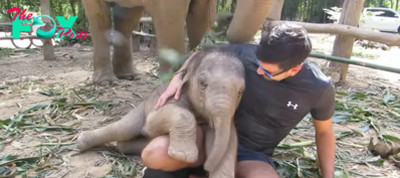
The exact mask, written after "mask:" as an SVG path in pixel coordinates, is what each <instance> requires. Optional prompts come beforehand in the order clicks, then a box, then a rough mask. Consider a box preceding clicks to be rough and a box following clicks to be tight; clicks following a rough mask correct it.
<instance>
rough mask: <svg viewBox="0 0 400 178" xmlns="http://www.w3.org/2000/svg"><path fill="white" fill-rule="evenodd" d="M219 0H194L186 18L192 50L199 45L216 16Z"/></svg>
mask: <svg viewBox="0 0 400 178" xmlns="http://www.w3.org/2000/svg"><path fill="white" fill-rule="evenodd" d="M216 8H217V0H192V1H191V3H190V8H189V11H188V15H187V18H186V28H187V34H188V37H189V47H190V50H192V49H194V48H195V47H197V45H199V43H200V42H201V39H202V38H203V36H204V34H205V32H206V31H208V30H211V26H212V24H213V22H214V19H215V16H216V13H217V11H216Z"/></svg>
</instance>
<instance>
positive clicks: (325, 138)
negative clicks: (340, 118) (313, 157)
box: [314, 118, 336, 178]
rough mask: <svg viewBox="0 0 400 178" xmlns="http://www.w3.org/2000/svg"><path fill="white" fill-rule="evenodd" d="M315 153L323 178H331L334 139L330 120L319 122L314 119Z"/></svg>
mask: <svg viewBox="0 0 400 178" xmlns="http://www.w3.org/2000/svg"><path fill="white" fill-rule="evenodd" d="M314 126H315V137H316V144H317V153H318V159H319V164H320V167H321V171H322V177H323V178H333V173H334V170H335V147H336V142H335V140H336V138H335V133H334V131H333V128H332V118H330V119H328V120H325V121H319V120H315V119H314Z"/></svg>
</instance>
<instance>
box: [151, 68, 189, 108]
mask: <svg viewBox="0 0 400 178" xmlns="http://www.w3.org/2000/svg"><path fill="white" fill-rule="evenodd" d="M182 74H183V73H177V74H176V75H175V76H174V77H173V78H172V80H171V82H170V83H169V85H168V87H167V89H166V90H165V91H164V93H162V94H161V95H160V97H159V98H158V100H157V103H156V105H155V106H154V108H155V109H156V110H157V109H158V108H160V107H161V106H163V105H164V104H165V103H166V102H167V100H168V99H169V98H170V97H171V96H173V95H175V97H174V98H175V99H176V100H178V99H179V97H180V95H181V89H182V85H183V80H182Z"/></svg>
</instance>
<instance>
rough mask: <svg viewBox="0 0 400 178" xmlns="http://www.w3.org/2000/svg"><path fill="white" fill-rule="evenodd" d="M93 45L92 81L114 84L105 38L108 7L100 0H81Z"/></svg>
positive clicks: (106, 35)
mask: <svg viewBox="0 0 400 178" xmlns="http://www.w3.org/2000/svg"><path fill="white" fill-rule="evenodd" d="M82 3H83V6H84V8H85V14H86V16H87V18H88V20H89V29H90V34H91V38H92V45H93V67H94V72H93V79H92V80H93V83H94V84H99V85H110V84H115V83H116V81H117V80H118V79H117V77H115V75H114V73H113V71H112V66H111V61H110V44H109V41H108V40H107V38H108V33H107V32H108V30H110V29H111V12H110V7H109V6H108V5H107V3H106V2H105V1H102V0H82Z"/></svg>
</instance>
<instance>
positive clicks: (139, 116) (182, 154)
mask: <svg viewBox="0 0 400 178" xmlns="http://www.w3.org/2000/svg"><path fill="white" fill-rule="evenodd" d="M192 57H193V59H192V60H190V62H189V65H188V68H187V71H186V74H185V76H184V79H183V80H184V81H185V83H184V85H183V88H182V95H181V97H180V99H179V100H178V101H176V100H174V99H170V100H169V101H168V102H167V103H166V104H165V105H164V106H162V107H161V108H159V109H158V110H154V109H153V108H154V105H155V103H156V102H157V99H158V98H159V96H160V94H161V93H162V92H163V91H164V90H165V88H166V85H164V86H160V87H158V88H157V89H156V90H155V91H153V92H152V93H151V94H150V96H149V97H148V98H147V99H146V100H144V101H143V102H142V103H141V104H140V105H139V106H138V107H136V108H135V109H133V110H132V111H130V112H129V113H128V114H127V115H126V116H124V117H123V118H122V119H121V120H119V121H116V122H114V123H112V124H110V125H107V126H105V127H102V128H99V129H96V130H93V131H84V132H82V133H81V134H80V135H79V137H78V139H77V144H78V149H80V150H87V149H90V148H92V147H94V146H98V145H101V144H104V143H107V142H112V141H118V146H117V147H118V149H119V150H120V151H122V152H131V150H132V149H136V148H133V147H135V146H134V145H135V141H137V137H138V136H139V135H143V136H146V137H150V138H154V137H157V136H161V135H165V134H169V135H170V146H169V149H168V154H169V155H170V156H171V157H173V158H175V159H178V160H183V161H186V162H189V163H194V162H196V161H197V159H198V149H197V146H196V124H199V125H205V126H206V129H205V130H206V139H205V140H206V155H207V159H206V162H205V165H204V168H205V170H207V171H209V173H210V177H215V178H225V177H227V178H228V177H232V178H233V177H234V174H235V164H236V151H237V138H236V130H235V128H234V125H233V120H232V119H233V116H234V113H235V110H236V108H237V106H238V104H239V101H240V99H241V97H242V93H243V91H244V87H245V82H244V69H243V65H242V63H241V62H240V61H239V60H238V59H237V58H236V57H234V56H231V55H230V54H227V53H225V52H222V51H219V50H217V49H214V48H211V49H207V50H204V51H203V52H199V53H197V54H195V55H194V56H192Z"/></svg>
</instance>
